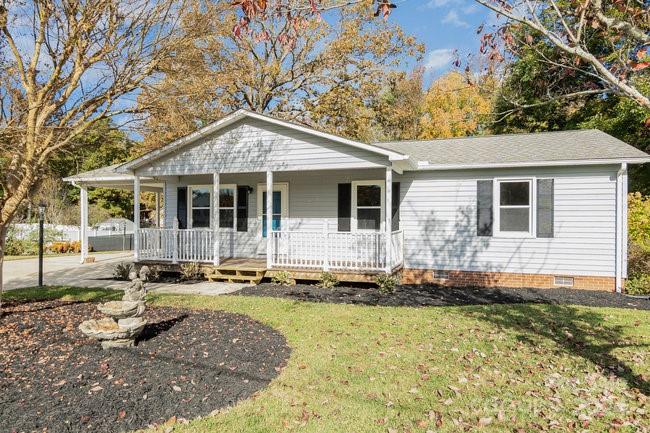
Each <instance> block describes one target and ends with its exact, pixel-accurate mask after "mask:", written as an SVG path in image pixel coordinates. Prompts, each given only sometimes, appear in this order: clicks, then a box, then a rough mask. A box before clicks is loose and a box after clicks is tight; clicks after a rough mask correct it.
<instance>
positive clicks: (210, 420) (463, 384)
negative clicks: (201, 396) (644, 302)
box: [7, 288, 650, 433]
mask: <svg viewBox="0 0 650 433" xmlns="http://www.w3.org/2000/svg"><path fill="white" fill-rule="evenodd" d="M7 296H8V297H26V296H28V297H35V296H38V297H42V296H47V297H62V296H63V297H68V298H74V299H77V298H81V299H84V300H89V299H98V298H102V297H103V298H106V297H111V296H115V292H104V291H101V290H90V289H88V290H80V289H70V288H52V289H50V290H48V291H46V292H43V291H42V290H39V289H31V290H22V291H11V292H9V293H8V294H7ZM152 305H174V306H186V307H190V308H209V309H223V310H227V311H232V312H237V313H243V314H247V315H249V316H251V317H253V318H255V319H257V320H260V321H261V322H264V323H267V324H269V325H271V326H273V327H274V328H276V329H278V330H280V331H281V332H282V333H283V334H284V335H285V336H286V338H287V340H288V342H289V345H290V346H291V347H292V350H293V352H292V354H291V358H290V359H289V362H288V366H287V367H286V369H284V370H283V371H282V373H281V374H280V376H279V377H278V378H277V379H275V380H274V381H273V382H272V383H271V385H270V386H269V387H268V388H266V389H264V390H262V391H261V392H260V393H259V394H258V395H257V396H256V397H255V398H253V399H250V400H247V401H243V402H241V403H239V404H238V405H236V406H235V407H233V408H230V409H227V410H224V411H222V412H221V413H219V414H217V415H216V416H211V417H206V418H203V419H200V420H195V421H192V422H190V423H189V424H184V425H181V424H178V425H176V426H175V428H174V430H173V431H174V432H216V431H220V432H229V433H235V432H276V431H287V430H290V431H300V432H314V433H321V432H342V433H351V432H389V433H393V432H400V433H401V432H426V431H429V430H430V431H448V432H456V431H462V430H464V429H465V430H476V429H478V430H480V431H495V432H497V431H499V432H500V431H540V430H546V429H551V428H553V429H554V431H576V430H577V431H580V430H587V431H594V432H602V431H608V430H609V429H610V428H614V430H612V431H644V430H642V429H643V428H647V426H649V425H650V412H649V411H650V409H649V408H648V402H647V396H648V395H649V394H650V385H649V381H650V347H649V345H650V312H646V311H635V310H619V309H605V308H587V307H572V306H549V305H516V306H515V305H505V306H504V305H497V306H476V307H444V308H442V307H433V308H421V309H415V308H387V307H366V306H352V305H330V304H314V303H304V302H293V301H287V300H279V299H271V298H257V297H238V296H220V297H203V296H171V295H158V296H154V297H152ZM635 426H636V427H635ZM518 429H520V430H518ZM161 431H162V430H161Z"/></svg>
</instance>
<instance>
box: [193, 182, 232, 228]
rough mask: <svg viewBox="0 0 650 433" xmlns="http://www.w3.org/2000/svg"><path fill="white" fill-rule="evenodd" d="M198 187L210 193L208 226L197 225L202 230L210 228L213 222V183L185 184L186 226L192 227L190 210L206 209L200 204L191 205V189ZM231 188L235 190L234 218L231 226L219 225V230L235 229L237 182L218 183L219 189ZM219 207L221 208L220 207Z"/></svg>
mask: <svg viewBox="0 0 650 433" xmlns="http://www.w3.org/2000/svg"><path fill="white" fill-rule="evenodd" d="M199 188H207V189H208V193H209V194H210V206H209V209H210V227H198V229H203V230H212V225H213V224H214V209H213V207H214V206H213V204H214V199H213V197H212V190H213V185H211V184H208V185H187V228H188V229H191V228H194V221H193V219H192V210H194V209H208V207H207V206H201V207H194V206H193V205H192V190H194V189H199ZM228 188H231V189H233V190H234V191H235V197H234V199H235V208H234V209H235V211H234V218H233V226H232V227H220V228H219V230H231V229H235V230H236V229H237V184H234V183H226V184H219V191H221V190H222V189H228ZM220 209H221V208H220ZM223 209H230V208H223Z"/></svg>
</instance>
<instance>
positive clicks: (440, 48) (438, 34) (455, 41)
mask: <svg viewBox="0 0 650 433" xmlns="http://www.w3.org/2000/svg"><path fill="white" fill-rule="evenodd" d="M395 3H396V4H397V9H393V13H392V14H391V15H390V17H389V18H388V19H389V20H394V21H395V22H396V23H398V24H399V25H400V26H401V27H402V28H403V29H404V30H405V31H406V32H407V33H409V34H412V35H414V36H416V37H417V38H418V40H419V41H420V42H422V43H424V44H425V46H426V54H425V56H424V59H423V62H422V63H423V65H424V66H425V67H426V70H427V80H426V81H427V84H428V82H429V81H430V80H431V79H434V78H435V77H437V76H440V75H441V74H443V73H444V72H445V71H448V70H449V69H450V68H451V62H452V53H453V50H454V49H456V50H458V53H459V55H460V57H461V59H462V58H464V57H465V56H466V55H467V54H468V53H470V52H472V53H475V52H477V50H478V48H479V35H477V34H476V29H477V28H478V26H479V25H480V24H481V23H483V22H492V21H493V20H494V18H493V17H494V13H492V12H491V11H490V10H488V9H487V8H486V7H484V6H481V5H480V4H478V3H476V2H475V1H473V0H396V1H395Z"/></svg>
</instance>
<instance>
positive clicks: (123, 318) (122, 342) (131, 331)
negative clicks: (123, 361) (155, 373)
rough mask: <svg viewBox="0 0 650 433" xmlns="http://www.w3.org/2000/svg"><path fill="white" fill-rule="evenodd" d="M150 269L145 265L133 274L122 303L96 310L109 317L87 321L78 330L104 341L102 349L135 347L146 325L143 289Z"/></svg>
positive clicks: (109, 303)
mask: <svg viewBox="0 0 650 433" xmlns="http://www.w3.org/2000/svg"><path fill="white" fill-rule="evenodd" d="M148 274H149V268H148V267H146V266H143V267H142V268H140V272H139V274H136V273H135V272H131V274H130V275H129V277H130V278H131V283H130V284H129V285H128V287H127V288H126V289H125V290H124V296H123V297H122V300H121V301H110V302H106V303H104V304H101V305H99V306H98V307H97V309H98V310H99V311H101V312H102V313H103V314H105V315H107V316H109V317H106V318H103V319H99V320H96V319H92V320H86V321H85V322H83V323H81V325H79V329H80V330H81V332H83V333H84V334H85V335H86V336H88V337H90V338H94V339H96V340H99V341H101V343H102V348H103V349H110V348H113V347H133V346H134V345H135V340H136V338H137V337H138V335H140V333H141V332H142V330H143V329H144V327H145V325H146V324H147V322H146V321H145V320H144V319H143V318H142V314H143V313H144V310H145V308H146V301H145V295H146V294H147V290H146V288H145V286H144V283H145V281H146V280H147V275H148Z"/></svg>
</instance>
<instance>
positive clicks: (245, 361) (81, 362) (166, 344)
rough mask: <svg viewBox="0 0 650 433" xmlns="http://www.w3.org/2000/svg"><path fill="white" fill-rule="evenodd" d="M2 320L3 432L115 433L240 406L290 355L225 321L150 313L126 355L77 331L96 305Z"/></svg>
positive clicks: (11, 309)
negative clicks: (145, 324) (136, 342)
mask: <svg viewBox="0 0 650 433" xmlns="http://www.w3.org/2000/svg"><path fill="white" fill-rule="evenodd" d="M3 309H4V311H5V315H4V316H3V317H1V318H0V362H1V363H2V370H1V371H0V432H23V431H48V432H57V433H59V432H81V431H96V432H121V431H129V430H134V429H139V428H144V427H147V426H149V425H156V424H160V423H163V422H165V421H167V422H175V421H176V422H178V421H182V420H183V419H191V418H196V417H198V416H203V415H208V414H210V413H211V412H212V411H214V410H216V409H219V408H223V407H225V406H229V405H232V404H233V403H235V402H236V401H238V400H242V399H246V398H248V397H250V396H251V395H253V394H254V393H255V392H256V391H258V390H260V389H261V388H263V387H265V386H266V385H267V384H268V383H269V382H270V381H271V379H273V378H274V377H276V376H277V375H278V374H279V371H280V370H281V368H282V367H283V366H284V365H285V362H286V360H287V358H288V357H289V354H290V349H289V347H288V346H287V344H286V340H285V338H284V337H283V336H282V335H281V334H280V333H278V332H277V331H275V330H273V329H271V328H269V327H268V326H265V325H262V324H261V323H259V322H256V321H254V320H252V319H250V318H248V317H246V316H242V315H238V314H231V313H226V312H222V311H204V310H185V309H177V308H148V309H147V311H146V312H145V318H146V319H147V321H148V323H149V324H148V325H147V327H146V328H145V330H144V331H143V334H142V335H141V336H140V341H139V343H138V344H137V346H136V347H135V348H132V349H113V350H108V351H104V350H102V349H101V347H100V345H99V343H98V342H96V341H93V340H90V339H88V338H86V337H85V336H84V335H83V334H81V332H80V331H79V330H78V329H77V326H78V325H79V323H81V322H82V321H83V320H86V319H88V318H90V317H101V314H99V313H98V312H97V311H96V304H93V303H77V302H63V301H45V302H23V303H10V304H5V305H4V306H3Z"/></svg>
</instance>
